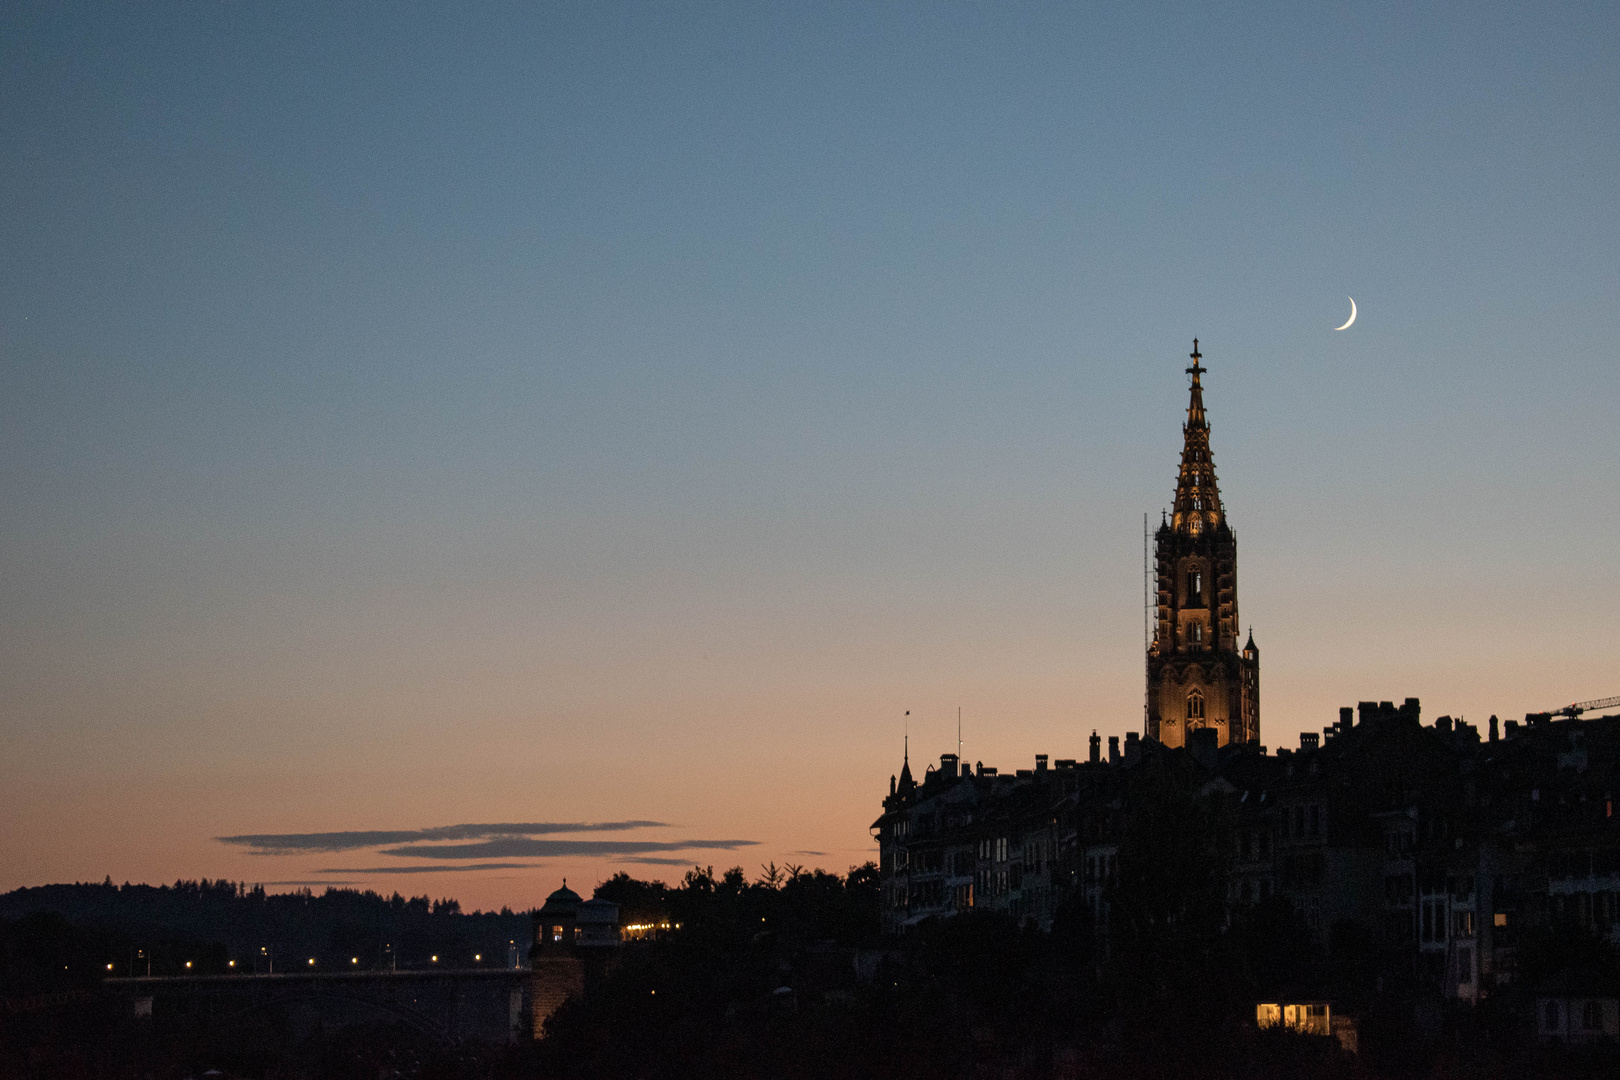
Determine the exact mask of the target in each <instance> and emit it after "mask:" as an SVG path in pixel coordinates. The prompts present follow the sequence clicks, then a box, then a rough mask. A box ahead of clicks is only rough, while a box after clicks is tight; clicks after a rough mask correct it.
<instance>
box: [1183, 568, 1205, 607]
mask: <svg viewBox="0 0 1620 1080" xmlns="http://www.w3.org/2000/svg"><path fill="white" fill-rule="evenodd" d="M1187 595H1188V596H1190V597H1192V598H1193V599H1194V600H1197V599H1199V598H1200V597H1201V596H1203V595H1204V575H1203V573H1202V572H1201V571H1198V570H1194V571H1192V572H1191V573H1189V574H1188V575H1187Z"/></svg>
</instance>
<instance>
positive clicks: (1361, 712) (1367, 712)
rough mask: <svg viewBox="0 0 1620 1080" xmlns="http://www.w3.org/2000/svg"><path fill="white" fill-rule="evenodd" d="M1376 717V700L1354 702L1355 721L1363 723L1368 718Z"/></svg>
mask: <svg viewBox="0 0 1620 1080" xmlns="http://www.w3.org/2000/svg"><path fill="white" fill-rule="evenodd" d="M1377 717H1378V702H1376V701H1358V702H1356V723H1358V724H1365V723H1367V721H1369V720H1374V719H1377Z"/></svg>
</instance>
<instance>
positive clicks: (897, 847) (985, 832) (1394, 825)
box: [873, 698, 1620, 1000]
mask: <svg viewBox="0 0 1620 1080" xmlns="http://www.w3.org/2000/svg"><path fill="white" fill-rule="evenodd" d="M1201 734H1203V733H1200V732H1194V733H1193V737H1192V738H1190V739H1189V745H1188V746H1187V747H1186V748H1184V749H1174V750H1172V749H1167V748H1166V747H1164V746H1162V745H1161V744H1159V743H1157V742H1155V741H1153V740H1144V739H1138V738H1136V737H1134V736H1131V737H1127V739H1126V740H1125V746H1124V748H1123V750H1121V748H1120V747H1119V744H1118V740H1116V739H1110V740H1109V743H1110V746H1109V751H1108V753H1107V754H1106V755H1104V754H1103V753H1102V752H1101V748H1100V745H1099V744H1100V740H1099V739H1098V738H1097V736H1095V735H1093V736H1092V743H1091V752H1090V755H1089V757H1088V759H1086V760H1083V761H1079V760H1072V759H1062V760H1058V761H1056V762H1053V763H1052V764H1051V765H1050V766H1049V765H1048V760H1047V758H1046V757H1045V756H1044V755H1042V756H1038V757H1037V758H1036V761H1035V767H1034V768H1032V769H1020V770H1017V771H1015V772H1011V773H1001V772H998V771H997V770H996V769H993V768H987V767H985V766H983V765H982V764H981V765H977V766H974V767H969V766H967V765H966V763H964V762H961V761H960V760H958V758H957V757H956V756H955V755H952V754H946V755H943V756H942V758H941V759H940V764H939V766H938V767H937V768H936V767H929V768H928V769H927V770H926V772H925V774H924V776H923V778H922V779H921V781H917V780H915V779H914V778H913V776H912V775H911V771H910V764H909V761H908V762H906V763H905V764H904V765H903V767H902V770H901V774H900V776H899V777H898V778H894V779H891V781H890V793H889V795H888V797H887V798H886V799H885V800H884V804H883V809H884V812H883V815H882V816H881V817H879V818H878V819H877V821H876V822H874V823H873V830H874V833H875V835H876V836H877V838H878V841H879V846H880V851H881V869H882V882H883V890H884V892H883V896H884V912H883V919H884V929H885V930H886V931H888V932H890V933H900V932H904V931H905V930H907V929H908V928H909V927H912V926H914V925H916V924H917V923H919V922H921V921H922V920H924V919H929V918H947V917H950V916H952V915H955V914H958V913H961V912H965V911H968V910H974V909H978V910H991V911H998V912H1002V913H1005V914H1007V915H1010V916H1012V917H1014V918H1016V919H1019V920H1020V921H1023V920H1030V921H1033V922H1035V923H1036V924H1038V925H1040V926H1042V927H1043V928H1049V927H1050V926H1051V922H1052V919H1053V916H1054V915H1055V914H1056V913H1057V911H1058V908H1059V907H1060V906H1062V905H1064V904H1066V903H1074V904H1079V905H1083V907H1084V908H1085V910H1086V911H1087V912H1088V913H1089V914H1090V915H1091V916H1092V918H1093V924H1094V925H1095V926H1096V927H1097V931H1098V933H1099V934H1100V935H1101V936H1102V938H1103V939H1104V940H1103V944H1104V946H1106V938H1107V934H1108V926H1109V922H1110V919H1111V917H1112V915H1113V905H1114V904H1115V903H1116V902H1117V886H1118V883H1119V874H1120V866H1121V860H1122V859H1130V858H1132V855H1131V853H1130V850H1129V849H1128V848H1127V849H1126V850H1123V851H1122V848H1121V842H1120V841H1121V837H1122V836H1124V835H1125V833H1126V829H1127V825H1128V822H1129V819H1130V815H1131V814H1133V813H1138V812H1142V811H1143V810H1144V809H1145V807H1144V805H1143V802H1142V800H1143V799H1146V798H1152V797H1153V796H1152V795H1151V794H1144V792H1148V793H1151V792H1152V791H1154V790H1158V789H1156V788H1154V787H1152V786H1151V785H1144V784H1141V783H1138V782H1137V781H1139V780H1140V779H1141V778H1142V777H1143V775H1144V774H1146V773H1150V772H1152V771H1154V770H1159V771H1161V772H1163V771H1165V770H1179V771H1180V774H1181V775H1191V776H1193V777H1194V778H1195V781H1196V798H1197V800H1199V805H1200V806H1201V808H1202V810H1203V812H1204V813H1205V814H1206V821H1213V822H1215V823H1216V827H1214V828H1213V829H1207V830H1206V833H1204V834H1200V835H1207V837H1208V838H1209V839H1208V843H1210V844H1212V845H1215V846H1216V847H1218V848H1219V850H1218V852H1217V855H1218V859H1217V864H1218V865H1219V867H1220V874H1221V875H1222V881H1221V883H1220V886H1221V889H1222V894H1223V895H1224V896H1225V898H1226V903H1227V905H1228V910H1229V911H1237V910H1239V909H1241V908H1242V907H1243V906H1245V905H1253V904H1259V903H1263V902H1266V901H1269V900H1271V899H1272V898H1274V897H1283V898H1286V899H1287V900H1288V902H1289V903H1290V904H1292V905H1293V907H1294V908H1295V910H1296V911H1298V913H1299V914H1300V916H1301V917H1302V918H1303V920H1304V922H1305V924H1306V926H1307V927H1308V928H1309V929H1310V931H1311V932H1312V934H1314V935H1315V936H1316V937H1317V939H1318V940H1319V941H1320V942H1321V943H1322V944H1324V945H1326V944H1328V943H1329V942H1330V941H1331V940H1332V938H1333V935H1334V934H1335V933H1336V932H1341V933H1343V932H1353V933H1356V934H1359V935H1360V940H1364V941H1367V942H1369V943H1370V945H1371V946H1373V947H1375V948H1377V949H1379V950H1380V955H1381V956H1382V957H1383V958H1384V960H1385V961H1386V962H1388V963H1391V964H1394V965H1395V966H1397V967H1402V968H1405V969H1406V970H1407V971H1408V972H1409V973H1410V974H1411V975H1413V976H1415V977H1417V978H1419V979H1421V980H1423V981H1425V982H1427V983H1428V984H1430V985H1432V986H1434V987H1436V988H1438V989H1440V990H1441V991H1442V992H1444V993H1445V994H1446V995H1447V996H1450V997H1455V998H1461V999H1465V1000H1477V999H1478V998H1479V997H1480V996H1482V994H1484V993H1486V992H1488V989H1489V987H1491V986H1492V985H1495V984H1498V983H1501V982H1504V981H1507V980H1511V979H1512V978H1513V977H1514V975H1515V972H1516V970H1517V960H1518V958H1517V948H1518V945H1519V942H1520V941H1521V939H1522V937H1523V935H1525V934H1526V933H1533V932H1536V931H1537V930H1553V931H1555V932H1556V931H1559V930H1567V931H1569V932H1580V933H1588V934H1594V935H1598V936H1602V937H1606V938H1607V939H1608V940H1609V941H1611V942H1614V943H1616V944H1620V910H1617V903H1620V822H1617V820H1616V818H1615V816H1614V794H1615V789H1616V787H1620V717H1614V716H1611V717H1604V718H1601V719H1594V720H1580V719H1557V718H1555V717H1553V716H1549V715H1546V714H1540V715H1532V716H1529V717H1527V718H1526V720H1525V722H1524V723H1522V724H1521V723H1515V722H1511V721H1510V722H1509V723H1508V724H1506V725H1505V728H1504V729H1502V730H1499V729H1498V725H1497V723H1496V720H1495V718H1494V717H1493V718H1492V720H1491V724H1490V730H1489V735H1488V736H1487V737H1483V738H1482V737H1481V734H1480V732H1479V731H1478V730H1477V729H1476V728H1474V727H1473V726H1472V725H1469V724H1467V723H1464V722H1462V721H1460V720H1459V721H1453V720H1452V719H1451V718H1450V717H1441V718H1440V719H1439V720H1438V721H1436V722H1435V723H1434V724H1432V725H1424V724H1423V723H1422V722H1421V718H1420V708H1419V703H1418V702H1417V700H1416V699H1412V698H1409V699H1407V700H1406V702H1404V703H1403V704H1401V705H1399V706H1396V705H1394V704H1393V703H1390V702H1381V703H1379V702H1363V703H1362V704H1361V706H1360V707H1359V709H1357V710H1352V709H1343V710H1340V715H1339V719H1338V721H1337V722H1336V723H1334V724H1332V725H1330V726H1329V727H1327V728H1325V729H1324V730H1323V732H1322V734H1321V735H1320V736H1318V735H1316V734H1315V733H1314V732H1313V733H1307V734H1306V735H1305V736H1303V737H1302V739H1301V745H1300V747H1299V748H1298V749H1297V750H1281V751H1278V752H1277V753H1275V754H1272V753H1268V752H1267V751H1266V750H1265V748H1264V747H1254V746H1243V745H1230V746H1226V747H1220V748H1217V747H1216V745H1215V741H1214V740H1213V739H1210V738H1207V737H1200V735H1201ZM1209 734H1213V733H1212V732H1211V733H1209ZM1133 800H1134V802H1133Z"/></svg>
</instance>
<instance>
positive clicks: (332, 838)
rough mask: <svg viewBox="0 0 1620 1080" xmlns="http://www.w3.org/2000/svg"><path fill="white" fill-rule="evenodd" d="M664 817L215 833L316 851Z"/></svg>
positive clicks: (283, 850) (262, 849)
mask: <svg viewBox="0 0 1620 1080" xmlns="http://www.w3.org/2000/svg"><path fill="white" fill-rule="evenodd" d="M667 828H669V825H668V823H667V822H663V821H599V822H589V821H541V822H524V823H507V824H493V825H440V826H438V827H437V828H432V829H398V830H370V831H351V832H319V833H246V834H243V835H241V836H216V837H214V839H216V840H218V841H219V842H220V843H222V844H235V845H237V846H240V847H246V848H248V849H250V850H249V854H252V855H297V854H311V853H317V852H333V851H358V850H361V849H363V848H372V847H381V846H382V845H384V844H409V843H421V842H429V843H431V842H433V841H438V840H478V839H482V838H484V837H495V836H500V837H523V836H540V835H546V834H552V833H579V832H626V831H628V830H630V829H667Z"/></svg>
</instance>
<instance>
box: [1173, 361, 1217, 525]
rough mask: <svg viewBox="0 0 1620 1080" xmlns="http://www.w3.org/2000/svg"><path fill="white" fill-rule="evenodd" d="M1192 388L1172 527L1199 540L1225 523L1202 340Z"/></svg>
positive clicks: (1188, 370)
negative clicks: (1207, 406)
mask: <svg viewBox="0 0 1620 1080" xmlns="http://www.w3.org/2000/svg"><path fill="white" fill-rule="evenodd" d="M1190 356H1191V358H1192V367H1190V368H1188V369H1187V374H1188V375H1191V376H1192V387H1191V390H1190V397H1189V399H1188V402H1187V422H1186V423H1185V424H1184V425H1182V428H1181V433H1182V437H1183V446H1182V449H1181V471H1180V473H1179V474H1178V475H1177V476H1176V502H1175V507H1176V509H1175V514H1174V516H1173V517H1172V518H1171V521H1170V524H1171V527H1172V528H1174V529H1175V530H1176V531H1177V532H1184V533H1191V534H1192V535H1194V536H1196V535H1198V534H1199V533H1201V532H1203V531H1204V530H1205V529H1215V528H1219V527H1220V525H1221V522H1222V519H1223V514H1222V511H1221V491H1220V488H1219V487H1218V486H1217V484H1216V482H1215V460H1214V458H1212V457H1211V456H1210V453H1209V419H1208V418H1207V417H1206V416H1205V415H1204V383H1203V374H1204V372H1206V371H1208V370H1209V369H1208V368H1206V367H1204V366H1203V365H1202V364H1200V363H1199V361H1200V360H1202V359H1203V354H1202V353H1200V352H1199V351H1198V339H1197V338H1193V351H1192V353H1191V354H1190Z"/></svg>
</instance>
